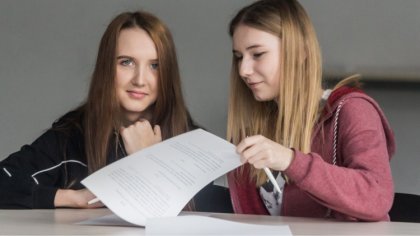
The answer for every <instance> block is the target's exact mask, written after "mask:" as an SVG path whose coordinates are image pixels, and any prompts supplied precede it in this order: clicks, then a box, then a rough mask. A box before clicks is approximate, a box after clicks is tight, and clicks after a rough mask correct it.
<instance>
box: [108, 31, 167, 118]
mask: <svg viewBox="0 0 420 236" xmlns="http://www.w3.org/2000/svg"><path fill="white" fill-rule="evenodd" d="M116 57H117V58H116V63H117V64H116V78H115V84H116V93H117V98H118V101H119V103H120V106H121V110H122V116H123V123H125V124H130V123H133V122H135V121H137V120H139V119H140V118H145V117H148V116H149V115H150V114H147V113H149V112H148V108H149V107H150V106H151V105H153V104H154V103H155V101H156V98H157V95H158V87H157V86H158V78H159V73H158V69H159V68H158V67H159V64H158V56H157V51H156V46H155V44H154V42H153V41H152V39H151V38H150V36H149V35H148V34H147V32H146V31H144V30H142V29H140V28H130V29H124V30H122V31H121V32H120V35H119V37H118V42H117V50H116Z"/></svg>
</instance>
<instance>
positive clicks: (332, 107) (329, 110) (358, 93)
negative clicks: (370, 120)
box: [323, 86, 396, 159]
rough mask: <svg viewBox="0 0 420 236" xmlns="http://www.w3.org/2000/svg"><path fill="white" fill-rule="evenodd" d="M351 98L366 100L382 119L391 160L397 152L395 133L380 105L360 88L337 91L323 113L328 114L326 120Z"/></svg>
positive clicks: (328, 101)
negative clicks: (342, 102)
mask: <svg viewBox="0 0 420 236" xmlns="http://www.w3.org/2000/svg"><path fill="white" fill-rule="evenodd" d="M351 98H361V99H365V100H366V101H368V102H369V103H370V104H372V106H373V107H374V108H375V109H376V111H377V112H378V114H379V116H380V117H381V122H382V126H383V129H384V131H385V136H386V141H387V149H388V154H389V158H390V159H391V158H392V156H393V155H394V153H395V150H396V144H395V138H394V137H395V136H394V131H393V130H392V128H391V126H390V124H389V122H388V120H387V119H386V117H385V114H384V112H383V111H382V109H381V108H380V107H379V105H378V103H377V102H376V101H375V100H373V99H372V98H371V97H369V96H368V95H367V94H366V93H364V92H363V91H362V90H360V89H359V88H354V87H347V86H343V87H340V88H338V89H335V90H334V91H333V92H332V93H331V94H330V96H329V97H328V100H327V103H326V105H325V107H324V111H323V112H324V113H326V114H325V117H326V118H330V117H332V116H333V115H334V113H335V112H336V110H337V108H338V106H339V104H340V102H341V101H343V100H347V99H351Z"/></svg>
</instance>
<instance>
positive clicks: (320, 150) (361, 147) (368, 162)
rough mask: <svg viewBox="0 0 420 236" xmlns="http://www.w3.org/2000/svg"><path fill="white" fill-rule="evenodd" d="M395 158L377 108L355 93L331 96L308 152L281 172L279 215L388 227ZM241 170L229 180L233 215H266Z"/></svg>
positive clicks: (297, 154) (389, 132)
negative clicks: (283, 180)
mask: <svg viewBox="0 0 420 236" xmlns="http://www.w3.org/2000/svg"><path fill="white" fill-rule="evenodd" d="M340 103H341V104H342V105H341V109H340V113H339V116H338V119H337V122H335V114H336V112H337V108H338V107H339V104H340ZM335 123H337V129H338V130H337V136H336V137H337V138H336V140H337V146H336V151H337V154H336V156H337V164H336V165H333V164H332V159H333V152H334V126H335ZM394 152H395V140H394V134H393V132H392V130H391V128H390V125H389V123H388V121H387V120H386V118H385V115H384V113H383V112H382V110H381V109H380V108H379V106H378V104H377V103H376V102H375V101H374V100H373V99H372V98H370V97H369V96H367V95H366V94H364V93H363V92H362V91H360V90H358V89H355V88H349V87H342V88H339V89H337V90H335V91H333V92H332V94H331V95H330V96H329V98H328V100H327V103H326V105H325V107H324V110H323V112H322V115H321V117H320V119H319V122H318V124H317V125H316V127H315V130H314V134H313V139H312V146H311V152H310V153H308V154H304V153H302V152H300V151H298V150H294V159H293V161H292V163H291V164H290V166H289V167H288V168H287V169H286V170H285V171H284V172H283V173H284V174H285V175H287V176H288V178H289V179H290V182H289V183H286V184H285V186H284V191H283V199H282V206H281V215H283V216H300V217H326V216H329V217H334V218H336V219H340V220H349V221H389V216H388V211H389V210H390V208H391V206H392V202H393V196H394V185H393V180H392V175H391V168H390V163H389V160H390V158H391V157H392V155H393V154H394ZM244 168H245V170H244V171H243V172H242V173H243V174H240V173H241V172H239V171H238V169H236V170H234V171H232V172H230V173H229V174H228V183H229V189H230V194H231V198H232V204H233V209H234V211H235V213H242V214H268V211H267V210H266V208H265V206H264V204H263V202H262V200H261V198H260V195H259V192H258V189H257V187H256V185H255V182H253V181H251V180H250V178H249V174H248V173H249V165H245V166H244Z"/></svg>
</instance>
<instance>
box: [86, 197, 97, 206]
mask: <svg viewBox="0 0 420 236" xmlns="http://www.w3.org/2000/svg"><path fill="white" fill-rule="evenodd" d="M99 201H100V200H99V198H94V199H92V200H90V201H88V205H92V204H95V203H97V202H99Z"/></svg>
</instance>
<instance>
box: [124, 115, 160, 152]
mask: <svg viewBox="0 0 420 236" xmlns="http://www.w3.org/2000/svg"><path fill="white" fill-rule="evenodd" d="M120 133H121V137H122V139H123V141H124V147H125V150H126V151H127V154H128V155H130V154H132V153H134V152H136V151H140V150H141V149H143V148H146V147H149V146H152V145H153V144H156V143H159V142H161V141H162V134H161V131H160V127H159V125H155V126H154V127H153V128H152V125H151V124H150V122H149V121H148V120H141V121H137V122H136V123H134V124H132V125H130V126H129V127H127V128H121V130H120Z"/></svg>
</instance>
